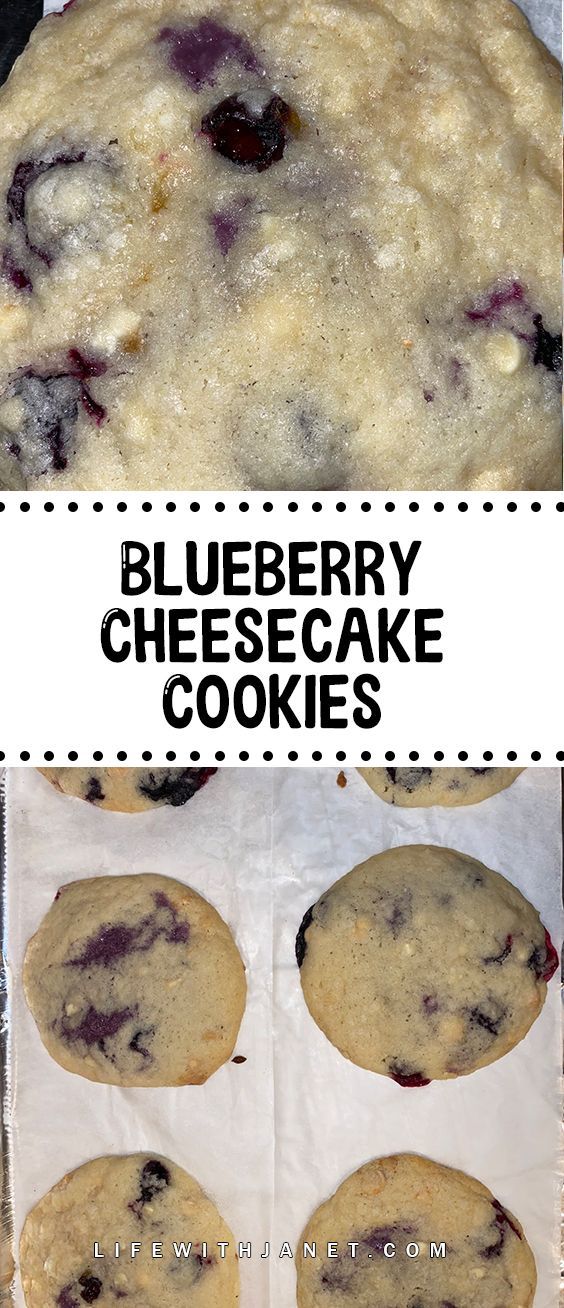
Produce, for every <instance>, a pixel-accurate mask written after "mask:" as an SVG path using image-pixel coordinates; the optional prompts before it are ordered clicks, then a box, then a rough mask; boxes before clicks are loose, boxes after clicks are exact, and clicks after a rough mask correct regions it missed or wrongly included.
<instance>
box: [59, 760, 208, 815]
mask: <svg viewBox="0 0 564 1308" xmlns="http://www.w3.org/2000/svg"><path fill="white" fill-rule="evenodd" d="M39 772H41V773H42V774H43V776H44V777H46V778H47V781H50V782H51V785H53V786H55V788H56V789H57V790H60V791H61V792H62V794H63V795H72V796H74V797H75V798H77V799H85V800H87V801H88V803H89V804H94V805H95V806H96V807H97V808H109V809H114V810H115V811H117V812H120V813H142V812H144V811H145V810H147V809H152V808H161V807H162V806H163V805H165V804H170V805H171V806H172V808H181V807H182V805H183V804H186V803H187V802H188V800H189V799H192V796H193V795H195V794H196V793H197V791H198V790H201V788H202V786H204V785H205V784H206V782H207V781H209V778H210V777H212V776H213V775H214V773H215V772H217V768H146V767H145V768H96V767H94V768H39Z"/></svg>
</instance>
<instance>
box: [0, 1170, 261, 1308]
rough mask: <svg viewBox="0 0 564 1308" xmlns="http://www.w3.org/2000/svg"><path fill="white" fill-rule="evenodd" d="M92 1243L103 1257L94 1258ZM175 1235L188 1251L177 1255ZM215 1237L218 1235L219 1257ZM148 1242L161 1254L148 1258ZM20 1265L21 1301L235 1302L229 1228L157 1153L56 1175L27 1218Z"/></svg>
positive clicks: (47, 1307)
mask: <svg viewBox="0 0 564 1308" xmlns="http://www.w3.org/2000/svg"><path fill="white" fill-rule="evenodd" d="M94 1241H96V1242H97V1244H98V1249H99V1251H100V1252H102V1253H105V1255H106V1256H105V1258H104V1259H94V1257H93V1250H94ZM116 1241H117V1242H119V1244H120V1245H121V1247H122V1249H123V1250H124V1253H123V1256H122V1257H120V1258H119V1259H116V1258H114V1257H113V1256H112V1255H113V1251H114V1246H115V1243H116ZM180 1241H183V1242H184V1243H185V1247H186V1249H187V1254H186V1256H184V1253H182V1254H181V1255H180V1256H179V1257H176V1255H175V1252H174V1248H173V1244H174V1242H176V1243H177V1244H178V1242H180ZM218 1241H224V1242H226V1248H225V1249H224V1254H225V1256H224V1257H220V1251H219V1249H218V1248H217V1242H218ZM153 1242H155V1243H157V1245H159V1244H160V1245H161V1246H162V1257H152V1246H153ZM188 1242H189V1244H190V1247H189V1249H188ZM132 1243H135V1245H138V1246H139V1248H138V1250H137V1253H136V1255H135V1257H134V1258H132V1257H131V1256H129V1250H130V1246H131V1244H132ZM20 1270H21V1278H22V1285H23V1290H24V1295H25V1302H26V1304H27V1308H83V1305H84V1304H93V1303H96V1304H97V1305H99V1308H108V1306H109V1305H114V1304H116V1303H117V1302H118V1301H121V1300H123V1301H124V1303H125V1305H126V1308H127V1302H128V1301H129V1303H130V1304H132V1305H136V1308H140V1305H141V1304H142V1305H143V1308H178V1304H180V1303H182V1304H188V1303H194V1304H198V1305H201V1308H218V1305H221V1308H237V1305H238V1303H239V1277H238V1271H237V1259H236V1254H235V1247H234V1241H233V1235H232V1234H231V1231H230V1230H229V1228H228V1227H227V1225H226V1223H225V1222H224V1220H223V1218H222V1217H221V1215H220V1213H219V1212H218V1210H217V1208H216V1206H215V1204H214V1203H213V1201H212V1200H211V1199H210V1198H209V1197H208V1195H207V1194H205V1193H204V1191H203V1190H202V1189H201V1187H200V1186H199V1185H198V1182H197V1181H196V1180H194V1177H192V1176H189V1175H188V1173H187V1172H185V1171H184V1170H183V1168H182V1167H179V1166H178V1165H177V1164H176V1163H173V1162H171V1161H170V1159H169V1158H161V1157H160V1156H159V1155H157V1154H129V1155H125V1156H123V1155H119V1154H116V1155H113V1156H110V1157H105V1158H96V1159H94V1160H93V1161H92V1162H89V1163H84V1164H83V1166H82V1167H77V1168H76V1170H75V1171H73V1172H69V1173H68V1174H67V1175H66V1176H63V1177H62V1179H61V1180H60V1181H59V1182H58V1183H57V1184H56V1185H54V1186H53V1188H52V1189H51V1190H49V1191H48V1193H47V1194H46V1195H44V1196H43V1198H42V1199H40V1200H39V1203H37V1204H36V1205H35V1207H34V1208H33V1209H32V1210H31V1212H30V1213H29V1214H28V1216H27V1218H26V1221H25V1224H24V1228H23V1232H22V1237H21V1242H20Z"/></svg>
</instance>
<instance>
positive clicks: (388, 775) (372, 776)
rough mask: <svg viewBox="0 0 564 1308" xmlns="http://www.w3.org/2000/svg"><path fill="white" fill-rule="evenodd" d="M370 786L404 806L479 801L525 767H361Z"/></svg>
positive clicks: (507, 783) (452, 805)
mask: <svg viewBox="0 0 564 1308" xmlns="http://www.w3.org/2000/svg"><path fill="white" fill-rule="evenodd" d="M357 770H358V772H360V775H361V777H364V780H365V781H367V782H368V785H369V786H370V789H371V790H373V791H374V794H375V795H379V796H380V799H385V800H386V803H387V804H398V805H399V806H400V808H427V807H428V806H429V805H431V804H443V805H448V806H449V807H454V806H458V805H459V804H479V803H480V801H481V800H482V799H489V797H490V795H497V793H498V791H499V790H506V789H507V786H510V785H511V784H512V782H513V781H515V777H518V776H519V773H520V772H523V771H524V769H523V768H358V769H357Z"/></svg>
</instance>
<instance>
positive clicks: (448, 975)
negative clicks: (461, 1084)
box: [296, 845, 558, 1086]
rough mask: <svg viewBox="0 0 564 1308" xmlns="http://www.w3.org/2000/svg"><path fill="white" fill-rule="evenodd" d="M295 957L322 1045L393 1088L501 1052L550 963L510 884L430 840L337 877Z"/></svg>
mask: <svg viewBox="0 0 564 1308" xmlns="http://www.w3.org/2000/svg"><path fill="white" fill-rule="evenodd" d="M296 958H297V961H298V966H299V967H300V969H301V971H300V976H301V982H302V988H303V992H304V997H305V1001H306V1003H307V1006H308V1008H309V1011H310V1013H311V1015H312V1017H313V1019H314V1021H315V1022H317V1025H318V1026H319V1027H321V1030H322V1031H324V1032H325V1035H326V1036H327V1037H328V1039H329V1040H330V1041H331V1043H332V1044H334V1045H336V1047H337V1049H339V1050H340V1051H341V1053H342V1054H344V1055H345V1058H350V1059H351V1061H352V1062H353V1063H357V1064H358V1066H359V1067H365V1068H368V1069H369V1070H370V1071H372V1072H381V1073H382V1075H384V1076H390V1077H392V1079H393V1080H394V1081H397V1082H398V1083H399V1085H402V1086H422V1085H428V1084H429V1081H431V1080H435V1079H439V1080H443V1079H445V1078H448V1077H455V1076H466V1075H467V1074H468V1073H469V1072H473V1071H475V1069H476V1068H478V1067H484V1066H485V1065H486V1064H487V1063H493V1062H494V1061H495V1060H496V1059H497V1058H502V1057H503V1055H504V1054H506V1053H507V1052H508V1051H509V1050H510V1049H513V1046H514V1045H516V1044H517V1043H518V1042H519V1040H522V1039H523V1036H524V1035H526V1034H527V1031H528V1030H529V1027H530V1026H531V1025H532V1023H533V1022H534V1020H535V1018H536V1017H538V1014H539V1013H540V1010H541V1008H542V1006H543V1003H544V1000H545V996H546V984H547V981H549V980H550V978H551V976H553V974H554V972H555V970H556V967H557V964H558V958H557V955H556V951H555V949H554V946H553V945H552V942H551V940H550V937H549V935H548V933H547V932H546V931H545V928H544V927H543V925H542V922H541V921H540V918H539V915H538V913H537V912H536V909H534V908H533V907H532V905H531V904H529V903H528V902H527V900H526V899H525V898H524V897H523V895H521V894H520V892H519V891H518V890H517V889H516V888H515V886H512V885H510V883H509V882H508V881H506V880H505V878H504V877H502V876H500V875H499V873H498V872H492V871H491V870H490V868H487V867H484V865H483V864H482V863H478V862H477V860H476V859H474V858H469V857H468V855H467V854H460V853H458V852H457V851H456V850H454V849H442V848H438V847H437V846H434V845H430V846H429V845H405V846H401V847H400V848H399V849H387V850H386V851H385V852H384V853H383V854H376V855H375V856H374V857H373V858H369V859H367V861H366V862H365V863H361V864H359V866H358V867H355V868H353V870H352V872H348V873H347V875H346V876H344V877H341V879H340V881H336V882H335V883H334V885H332V886H331V887H330V889H329V890H327V891H325V893H324V894H323V895H322V896H321V898H320V899H318V901H317V903H316V904H314V905H313V906H312V908H309V909H308V911H307V913H306V914H305V917H304V919H303V921H302V924H301V926H300V929H299V931H298V935H297V939H296Z"/></svg>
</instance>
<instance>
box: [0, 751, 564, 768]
mask: <svg viewBox="0 0 564 1308" xmlns="http://www.w3.org/2000/svg"><path fill="white" fill-rule="evenodd" d="M115 757H116V760H117V762H118V763H126V762H127V759H128V754H127V751H126V750H125V749H120V750H118V752H117V754H116V756H115ZM423 757H424V758H425V757H426V756H425V755H423ZM478 757H479V761H480V762H484V763H493V764H494V766H496V767H501V766H502V765H503V766H504V765H505V764H506V763H512V764H515V763H516V764H517V765H518V766H522V767H528V766H529V764H530V763H541V762H542V763H543V765H544V766H545V767H554V766H555V764H561V763H564V749H558V750H556V752H555V753H554V754H544V755H543V754H542V753H541V751H540V750H538V749H534V750H532V751H531V753H530V754H529V755H528V756H527V757H525V756H524V755H523V756H521V757H519V755H518V754H517V752H516V750H514V749H510V750H508V751H507V753H506V754H504V753H503V751H501V752H500V753H498V754H497V756H496V757H495V758H494V754H493V753H492V751H491V750H489V749H486V750H484V753H483V754H481V755H479V756H478ZM158 758H159V755H157V760H158ZM420 758H421V754H420V753H419V751H418V750H416V749H412V750H410V752H409V754H408V759H409V762H410V763H418V762H419V760H420ZM153 759H154V754H153V752H152V750H150V749H144V750H143V752H142V754H141V760H142V762H143V763H151V762H152V761H153ZM165 759H166V761H167V763H175V762H180V764H181V766H185V764H186V762H187V759H186V757H185V756H184V755H183V754H182V755H181V756H180V759H179V757H178V754H177V752H176V751H175V750H173V749H169V750H167V751H166V754H165ZM188 759H189V761H190V763H200V762H202V755H201V753H200V752H199V751H198V750H195V749H194V750H191V751H190V753H189V755H188ZM444 759H445V755H444V752H443V751H442V750H440V749H438V750H435V751H434V753H433V762H434V763H438V764H444ZM103 760H104V754H103V752H102V750H100V749H96V750H94V752H93V753H92V754H87V755H82V756H81V755H79V753H78V751H77V750H76V749H71V750H69V751H68V753H67V754H66V758H65V762H68V763H73V764H76V765H77V766H79V767H90V766H91V765H93V764H95V763H102V762H103ZM395 760H396V754H395V753H394V751H393V750H391V749H388V750H386V751H385V753H384V757H383V759H382V757H381V755H380V752H378V753H377V754H373V753H371V752H370V750H367V749H364V750H362V751H361V755H360V760H359V762H360V763H372V762H373V763H376V764H377V765H378V766H383V764H384V763H393V762H395ZM5 761H6V755H5V753H4V752H3V751H2V750H0V763H5ZM54 761H55V755H54V753H53V750H51V749H47V750H45V752H44V754H43V757H42V759H41V762H43V763H54ZM18 762H20V763H30V762H31V753H30V751H29V750H27V749H22V750H21V752H20V754H19V756H18ZM210 762H214V763H222V764H224V765H225V766H226V767H230V766H234V765H235V763H249V764H250V765H251V767H252V766H262V764H263V763H272V764H273V765H274V766H279V765H285V764H286V763H303V764H304V765H306V764H309V763H310V762H312V763H322V762H323V763H324V764H325V766H326V767H331V766H333V765H334V764H335V763H348V764H349V766H351V767H354V766H357V764H356V763H355V762H353V759H352V758H351V757H350V755H348V754H347V752H346V750H343V749H338V750H336V752H335V753H334V754H332V753H331V752H325V753H324V752H323V751H322V750H319V749H314V750H312V751H311V752H310V751H309V750H307V749H305V750H304V749H302V750H297V749H291V750H288V752H287V753H284V754H279V755H278V756H277V757H276V758H275V756H274V751H273V750H271V749H265V750H264V751H259V752H258V753H256V754H254V753H253V754H252V755H251V752H250V751H249V750H246V749H242V750H240V751H239V752H237V751H236V752H235V753H234V754H233V755H232V756H231V755H230V756H229V758H228V757H227V755H226V754H225V752H224V750H221V749H218V750H217V751H216V753H215V754H213V756H212V758H208V757H206V758H205V760H204V766H208V765H209V763H210ZM457 762H459V763H469V762H470V755H469V754H468V753H467V751H466V750H464V749H462V750H460V751H459V753H458V754H457ZM8 766H12V767H14V766H16V764H15V762H14V763H12V764H9V765H8ZM34 766H35V765H34ZM59 766H60V765H59ZM109 766H110V767H115V763H113V762H112V763H110V764H109ZM134 766H140V765H139V764H137V763H136V764H134ZM158 766H161V764H159V763H158ZM400 766H401V765H400ZM445 766H450V764H447V765H445Z"/></svg>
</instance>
